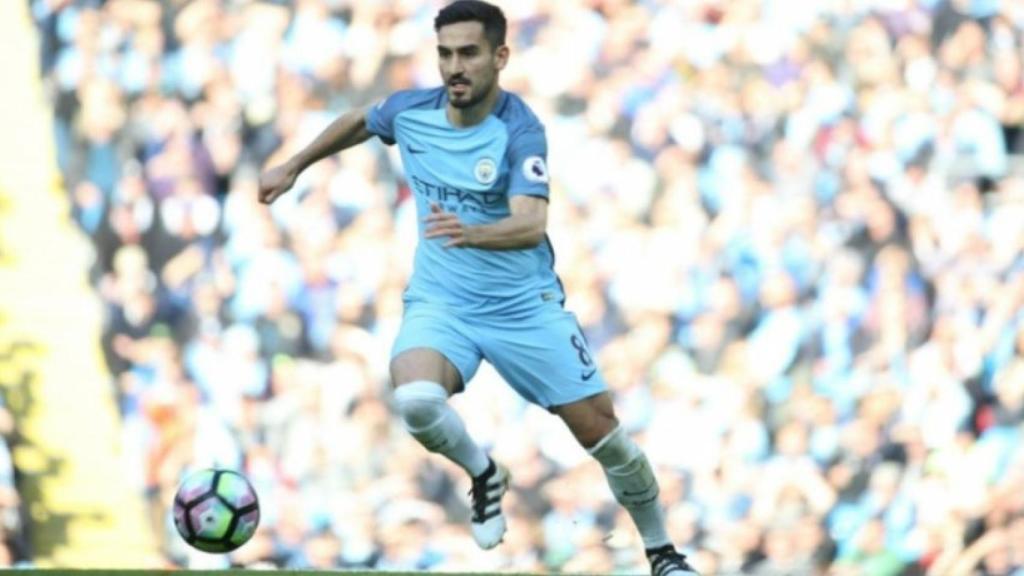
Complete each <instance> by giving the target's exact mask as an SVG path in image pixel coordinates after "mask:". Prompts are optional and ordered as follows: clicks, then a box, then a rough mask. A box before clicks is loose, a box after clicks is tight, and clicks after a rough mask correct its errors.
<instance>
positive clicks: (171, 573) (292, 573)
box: [0, 568, 571, 576]
mask: <svg viewBox="0 0 1024 576" xmlns="http://www.w3.org/2000/svg"><path fill="white" fill-rule="evenodd" d="M7 574H10V575H16V576H36V575H40V576H225V575H228V574H236V575H241V574H248V575H250V576H251V575H256V574H268V575H273V576H278V575H280V576H423V575H424V574H431V575H433V576H445V575H446V576H537V575H536V574H525V573H514V572H459V573H454V572H446V573H445V572H429V573H428V572H376V571H369V572H367V571H362V570H357V571H353V570H329V571H326V570H267V571H263V570H103V569H90V570H69V569H31V568H30V569H27V570H0V575H7ZM562 576H567V575H562ZM568 576H571V575H568Z"/></svg>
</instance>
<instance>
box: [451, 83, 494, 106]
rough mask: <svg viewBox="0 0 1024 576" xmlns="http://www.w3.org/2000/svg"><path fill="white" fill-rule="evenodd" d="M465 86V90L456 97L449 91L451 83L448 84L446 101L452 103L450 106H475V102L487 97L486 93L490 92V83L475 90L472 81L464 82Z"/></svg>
mask: <svg viewBox="0 0 1024 576" xmlns="http://www.w3.org/2000/svg"><path fill="white" fill-rule="evenodd" d="M492 84H493V83H492ZM465 86H466V92H465V93H464V94H462V96H460V97H458V98H456V97H454V96H453V95H452V92H451V90H452V84H450V83H449V84H448V102H449V103H450V104H451V105H452V107H454V108H461V109H465V108H472V107H473V106H476V105H477V104H479V103H480V102H482V101H483V100H484V98H486V97H487V94H488V93H490V91H491V85H488V86H483V87H481V88H482V89H480V90H475V89H474V88H475V87H476V84H474V83H472V82H471V83H468V84H465Z"/></svg>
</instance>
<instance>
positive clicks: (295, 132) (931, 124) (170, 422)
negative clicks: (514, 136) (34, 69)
mask: <svg viewBox="0 0 1024 576" xmlns="http://www.w3.org/2000/svg"><path fill="white" fill-rule="evenodd" d="M499 4H501V5H503V7H504V8H505V10H506V14H507V16H508V18H509V21H510V22H509V23H510V28H509V38H508V41H509V44H510V46H511V47H512V58H511V61H510V63H509V66H508V68H507V69H506V70H505V72H504V73H503V74H502V82H503V86H504V87H505V88H506V89H508V90H512V91H515V92H517V93H519V94H520V95H522V96H523V97H524V98H525V100H526V101H527V102H528V103H529V104H530V106H531V107H532V108H533V109H534V111H535V112H536V113H537V114H538V116H539V117H540V118H541V120H542V121H543V122H544V123H545V125H546V128H547V137H548V143H549V148H550V156H549V165H550V166H551V172H552V194H551V204H550V219H549V229H550V233H551V237H552V241H553V244H554V247H555V250H556V252H557V254H558V263H557V267H556V268H557V271H558V272H559V274H560V276H561V278H562V280H563V281H564V284H565V287H566V290H567V293H568V301H567V307H568V308H569V309H571V310H573V311H574V312H576V314H577V315H578V316H579V319H580V322H581V324H582V327H583V329H584V331H585V333H586V335H587V337H588V339H589V340H590V342H591V344H592V346H593V348H594V349H595V350H596V351H597V352H598V355H599V360H600V364H601V366H602V367H603V370H604V373H605V375H606V377H607V379H608V381H609V383H610V385H611V387H612V389H613V393H614V397H615V400H616V404H617V407H618V411H619V416H620V419H621V420H622V422H623V425H624V426H625V427H626V428H627V429H628V430H629V431H630V433H632V434H633V435H634V436H635V438H636V439H637V440H638V441H639V442H640V444H641V445H642V446H643V447H645V449H646V450H647V451H648V454H649V456H650V457H651V459H652V461H653V463H654V464H655V466H656V468H657V470H658V472H659V477H660V479H661V483H662V492H661V498H662V500H663V502H664V503H665V505H666V508H667V517H668V522H669V530H670V533H671V535H672V537H673V539H674V540H675V542H676V543H677V544H678V545H679V546H680V547H681V548H682V549H683V550H684V551H686V552H687V553H689V554H691V555H692V558H693V559H694V563H695V564H696V565H697V566H698V567H699V568H702V569H703V570H704V571H705V572H706V573H708V574H714V573H726V572H740V571H743V572H744V573H752V574H833V575H847V574H872V575H879V576H884V575H896V574H926V573H927V574H954V573H957V574H981V575H996V574H1004V575H1005V574H1024V491H1022V490H1021V489H1020V486H1021V485H1022V482H1024V442H1022V438H1021V423H1022V416H1024V362H1022V360H1021V353H1024V316H1022V314H1021V312H1020V309H1021V304H1022V301H1024V261H1022V260H1021V257H1020V254H1021V249H1022V248H1024V170H1022V166H1021V154H1022V153H1024V130H1022V129H1021V121H1022V119H1024V73H1022V71H1024V66H1022V57H1024V50H1022V32H1024V2H1022V1H1021V0H1003V1H1002V2H999V1H997V0H849V1H831V2H801V1H798V0H731V1H724V0H639V1H636V2H628V1H625V0H557V1H556V0H516V1H515V2H512V1H507V2H500V3H499ZM31 6H32V10H33V14H34V17H35V19H36V22H37V25H38V27H39V30H40V33H41V44H40V49H41V54H42V67H43V69H42V70H41V74H42V77H43V79H44V82H45V87H46V90H47V94H48V95H49V97H50V98H51V101H52V103H53V111H54V115H55V126H54V129H55V136H56V141H57V143H58V162H59V166H60V169H61V171H62V174H63V176H64V181H65V183H66V186H67V191H68V194H69V196H70V198H71V200H72V204H73V217H74V219H75V220H76V222H77V223H78V224H79V225H80V226H81V229H82V230H83V231H84V233H85V234H86V235H87V236H88V237H89V238H90V239H91V241H92V242H93V245H94V247H95V264H94V267H93V269H92V271H91V280H92V282H93V283H94V286H95V288H96V290H97V292H98V294H99V295H100V297H101V298H102V300H103V302H104V303H105V306H106V310H107V323H106V326H105V333H104V339H103V349H104V353H105V355H106V358H107V362H108V364H109V366H110V369H111V372H112V375H113V382H112V385H113V386H115V387H116V389H117V392H118V397H119V399H120V408H121V415H122V418H123V426H124V445H125V454H126V457H127V458H130V459H131V462H132V466H131V469H132V470H135V471H136V472H137V477H136V478H133V481H134V485H135V486H137V488H138V490H139V491H140V493H143V494H145V497H146V498H147V501H148V503H149V507H150V511H151V516H152V526H153V529H154V530H155V531H157V532H158V533H159V534H160V536H161V541H162V543H163V552H164V554H165V555H166V561H167V563H168V564H169V565H188V566H193V567H199V566H223V565H227V564H229V563H230V564H231V565H235V566H249V567H256V566H263V567H269V566H277V567H287V568H328V567H359V566H365V567H375V568H382V569H384V568H386V569H431V570H487V569H491V570H516V571H539V572H575V573H589V574H593V573H642V572H644V571H645V570H646V568H645V561H644V558H643V555H642V546H641V543H640V542H639V539H638V538H637V536H636V535H635V533H634V530H633V528H632V526H631V524H630V522H629V520H628V517H627V516H626V515H625V514H624V513H623V512H621V511H620V509H619V508H618V507H617V506H616V505H615V504H614V501H613V500H612V497H611V494H610V491H609V490H608V488H607V486H606V484H605V481H604V479H603V476H602V474H601V470H600V468H599V467H598V465H597V464H596V463H595V462H592V461H591V460H590V459H589V457H587V455H586V454H585V453H584V452H583V451H582V450H581V449H580V448H579V447H578V446H576V445H575V444H574V441H573V440H572V438H571V436H570V435H569V434H568V432H567V431H565V430H564V429H562V425H561V423H560V422H559V421H557V420H556V419H555V417H553V416H551V415H550V414H548V413H546V412H544V411H542V410H539V409H537V408H534V407H531V406H529V405H527V404H525V403H524V402H523V401H522V400H521V399H519V398H518V397H516V396H515V395H514V393H512V392H511V391H510V390H509V388H508V387H507V386H506V385H505V384H504V383H503V382H501V380H500V379H499V378H498V377H497V376H496V375H495V374H494V373H493V372H492V371H487V370H483V371H482V372H481V373H480V375H479V376H478V377H477V379H476V380H474V381H473V382H472V383H471V384H470V385H469V387H468V390H467V392H466V393H465V394H463V395H460V396H458V397H456V399H455V400H454V404H455V405H456V406H457V408H458V409H459V410H460V412H461V413H462V414H463V415H464V417H465V418H466V419H467V425H468V427H469V429H470V432H471V433H472V434H474V435H475V437H476V438H478V439H479V440H480V441H481V442H482V443H483V444H484V445H485V446H486V447H487V448H488V450H491V451H493V453H494V455H495V457H496V458H497V459H499V460H501V461H502V462H504V463H505V464H507V465H508V466H509V467H510V468H511V470H512V482H513V491H512V492H511V496H510V497H509V498H508V499H507V500H506V502H507V506H506V509H507V513H508V516H509V523H510V529H509V533H508V535H507V537H506V540H505V543H504V544H502V545H501V546H500V547H498V548H497V549H496V550H495V551H492V552H488V553H482V552H479V551H477V549H476V547H475V546H474V545H473V544H472V542H471V540H470V538H469V535H468V529H467V518H468V510H467V508H466V496H465V490H466V489H468V482H467V479H466V478H465V477H464V475H463V474H462V473H461V472H460V471H458V470H457V469H455V468H454V467H453V466H451V465H449V464H448V463H446V462H445V461H443V460H441V459H440V458H438V457H435V456H432V455H428V454H427V453H426V452H425V451H424V450H423V449H422V448H421V447H420V446H419V445H418V444H416V443H415V442H414V441H413V440H412V439H411V438H410V437H409V436H408V434H407V433H406V432H405V431H404V430H403V429H402V427H401V426H400V424H398V422H397V420H396V419H395V418H394V417H393V416H392V412H391V408H390V404H389V384H388V381H387V359H388V353H389V347H390V345H391V341H392V338H393V337H394V335H395V332H396V329H397V326H398V325H399V323H400V320H401V312H402V304H401V293H402V289H403V287H404V283H405V281H406V278H407V276H408V272H409V269H410V258H411V254H412V251H413V248H414V245H415V235H416V227H415V214H414V213H413V210H414V206H413V204H414V203H413V202H411V201H410V190H409V188H408V186H407V184H406V182H405V181H404V180H403V173H402V167H401V164H400V162H399V159H398V156H397V154H396V152H395V150H394V149H393V148H389V147H387V146H384V145H383V144H382V143H380V142H379V141H377V140H374V141H372V142H371V143H368V144H367V145H364V146H362V147H359V148H356V149H352V150H350V151H346V152H344V153H342V154H340V155H338V156H336V157H333V158H330V159H328V160H325V161H323V162H321V163H319V164H317V165H315V166H314V167H313V168H311V169H310V170H308V171H307V172H306V173H305V174H304V175H303V176H302V178H301V179H300V181H299V183H298V185H297V187H296V189H295V190H293V192H291V193H290V194H289V195H288V196H286V197H284V198H282V199H281V200H280V201H279V202H278V203H276V204H275V205H273V206H272V207H269V208H268V207H266V206H263V205H260V204H259V203H258V202H257V199H256V198H257V194H256V188H257V177H258V174H259V172H260V170H262V169H265V168H267V167H269V166H271V165H273V164H275V163H277V162H280V161H282V160H284V159H286V158H287V157H289V156H290V155H291V154H292V153H294V152H295V151H297V150H298V149H299V148H300V147H302V146H303V145H304V144H306V143H307V142H308V141H309V140H311V139H312V137H313V136H314V135H315V134H317V133H318V132H319V130H321V129H322V128H323V127H325V126H326V124H327V123H328V122H330V121H331V120H332V119H334V118H335V117H337V115H339V114H341V113H343V112H345V111H346V110H348V109H350V108H351V107H353V106H358V105H365V104H368V103H372V102H374V101H375V100H377V99H379V98H381V97H383V96H385V95H387V94H388V93H390V92H392V91H394V90H398V89H405V88H410V87H426V86H433V85H436V84H437V83H438V73H437V69H436V62H435V59H436V52H435V50H434V47H433V43H434V41H435V35H434V31H433V27H432V21H433V17H434V15H435V13H436V11H437V9H438V8H439V6H440V3H438V2H427V1H423V0H397V1H394V2H379V1H376V0H295V1H284V0H277V1H271V0H266V1H260V0H106V1H104V0H74V1H71V0H31ZM212 465H216V466H226V467H232V468H236V469H239V470H242V471H244V472H245V473H246V474H247V475H248V476H249V478H251V480H252V481H253V483H254V484H255V486H256V489H257V491H258V492H259V494H260V499H261V502H262V506H263V509H262V510H263V520H262V527H261V529H260V530H259V532H258V534H257V536H256V537H255V539H254V541H253V542H252V543H250V544H249V545H247V546H246V547H244V548H242V549H241V550H239V551H238V552H236V553H234V554H232V555H230V556H223V557H211V556H205V555H201V554H198V553H194V552H190V551H189V550H188V549H187V547H186V546H185V545H184V544H183V543H182V542H181V541H180V540H179V539H178V538H177V537H176V536H175V535H174V533H173V527H172V525H171V524H170V521H169V518H168V513H167V510H168V506H169V504H170V502H171V498H172V494H173V491H174V489H175V486H176V484H177V483H178V482H179V481H180V479H181V478H182V475H183V474H185V473H187V472H188V471H191V470H194V469H197V468H202V467H206V466H212Z"/></svg>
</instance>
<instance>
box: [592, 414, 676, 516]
mask: <svg viewBox="0 0 1024 576" xmlns="http://www.w3.org/2000/svg"><path fill="white" fill-rule="evenodd" d="M589 452H590V454H591V455H592V456H593V457H594V458H595V459H596V460H597V461H598V462H600V463H601V467H602V468H604V472H605V476H606V477H607V478H608V485H609V486H610V487H611V489H612V493H613V494H614V495H615V499H616V500H618V501H619V503H620V504H622V505H623V506H627V507H630V506H642V505H645V504H649V503H650V502H653V501H655V500H657V498H658V493H659V489H658V482H657V480H656V479H655V477H654V470H653V469H651V464H650V462H649V461H648V460H647V456H645V455H644V453H643V451H641V450H640V447H639V446H637V445H636V442H633V440H632V439H631V438H630V437H629V436H628V435H627V434H626V432H625V431H624V430H623V429H622V428H621V427H618V428H616V429H615V430H612V432H611V433H609V434H608V435H607V436H605V437H604V438H603V439H601V441H600V442H598V443H597V445H595V446H594V447H593V448H591V449H590V450H589Z"/></svg>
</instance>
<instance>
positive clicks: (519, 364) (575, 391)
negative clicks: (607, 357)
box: [391, 302, 608, 408]
mask: <svg viewBox="0 0 1024 576" xmlns="http://www.w3.org/2000/svg"><path fill="white" fill-rule="evenodd" d="M413 348H429V349H432V350H436V351H437V352H439V353H440V354H441V355H443V356H444V357H445V358H447V359H448V361H449V362H451V363H452V365H453V366H455V368H456V369H457V370H458V371H459V373H460V374H461V375H462V382H463V385H467V384H468V383H469V381H470V380H471V379H472V378H473V375H475V374H476V371H477V369H478V368H479V367H480V361H481V360H487V361H488V362H489V363H490V364H491V365H492V366H494V369H495V370H496V371H497V372H498V374H500V375H501V376H502V378H504V379H505V381H506V382H508V383H509V385H510V386H512V388H513V389H515V391H516V392H518V393H519V394H520V395H521V396H522V397H523V398H525V399H526V400H528V401H530V402H532V403H534V404H537V405H538V406H541V407H543V408H551V407H553V406H560V405H563V404H569V403H571V402H576V401H577V400H582V399H584V398H587V397H589V396H593V395H595V394H598V393H600V392H604V391H605V390H607V388H608V386H607V384H606V383H605V381H604V378H603V377H602V375H601V371H600V370H598V368H597V364H596V362H595V360H594V357H593V355H592V353H591V351H590V347H589V346H587V342H586V340H585V339H584V338H583V333H582V331H581V330H580V326H579V322H577V320H576V315H575V314H573V313H572V312H569V311H567V310H565V309H564V308H562V307H561V305H559V304H558V303H557V302H550V303H548V304H545V306H543V307H542V308H540V309H538V312H537V313H536V314H535V315H532V316H529V317H526V318H517V319H506V318H476V317H474V318H466V317H464V316H461V315H460V314H458V313H455V312H453V311H452V310H451V309H449V308H445V307H442V306H437V305H433V304H424V303H419V302H414V303H407V304H406V308H405V313H404V314H403V316H402V327H401V329H400V330H399V332H398V337H397V338H395V343H394V346H393V347H392V350H391V357H392V358H394V357H396V356H398V355H399V354H401V353H402V352H405V351H406V350H411V349H413Z"/></svg>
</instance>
